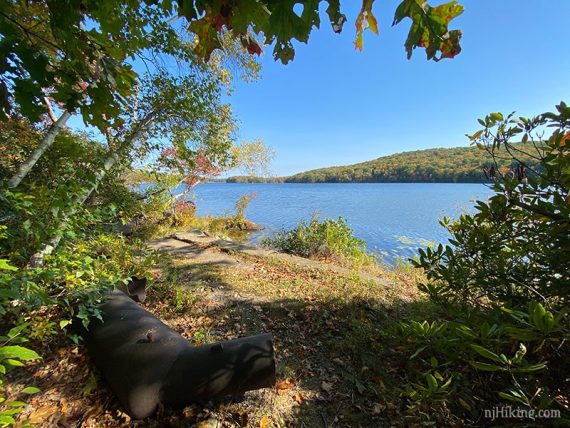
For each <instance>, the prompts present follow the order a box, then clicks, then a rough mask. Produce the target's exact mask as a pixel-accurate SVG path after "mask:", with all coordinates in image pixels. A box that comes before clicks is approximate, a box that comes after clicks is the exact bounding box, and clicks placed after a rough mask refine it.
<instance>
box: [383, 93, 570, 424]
mask: <svg viewBox="0 0 570 428" xmlns="http://www.w3.org/2000/svg"><path fill="white" fill-rule="evenodd" d="M556 107H557V111H556V112H555V113H544V114H543V115H541V116H539V117H536V118H531V119H527V118H522V117H521V118H515V117H514V115H513V114H511V115H508V116H506V117H505V116H503V115H502V114H500V113H492V114H490V115H488V116H487V117H486V118H485V119H482V120H480V121H479V122H480V124H481V125H482V126H483V127H484V128H483V129H482V130H480V131H477V132H476V133H474V134H473V135H471V136H470V138H471V140H472V141H473V142H474V143H475V144H476V145H477V146H478V148H479V149H480V150H483V151H485V152H486V153H488V155H489V156H490V158H491V160H492V164H491V165H490V166H489V167H488V169H487V174H488V176H489V177H490V178H493V180H494V182H493V184H492V188H493V190H494V191H495V194H494V195H493V196H492V197H491V198H490V199H489V200H488V201H486V202H482V201H479V202H478V203H477V205H476V212H475V213H474V214H472V215H466V214H465V215H462V216H461V217H460V218H459V220H457V221H456V222H451V221H450V220H448V219H445V220H444V221H442V224H443V226H445V227H446V228H447V229H448V230H449V231H450V233H451V235H452V238H451V239H450V241H449V242H450V243H449V245H446V246H444V245H439V246H438V247H436V248H426V249H421V250H420V255H419V258H417V259H416V260H413V264H414V265H415V266H417V267H420V268H423V269H424V270H425V272H426V276H427V282H426V283H424V284H422V285H421V289H422V290H423V291H425V292H427V293H428V295H429V296H430V297H431V299H432V301H434V302H436V303H438V304H439V305H440V306H439V307H440V310H442V311H443V313H444V319H443V320H433V321H428V320H426V321H423V322H419V321H408V322H405V323H403V324H402V325H401V326H400V329H399V330H398V331H397V332H394V334H393V335H392V339H393V340H394V341H395V342H396V343H398V345H397V346H399V347H400V349H401V350H402V351H404V352H405V354H406V355H408V356H409V364H408V373H409V379H410V382H409V383H408V385H407V386H406V388H405V391H406V394H407V396H408V397H409V398H410V403H409V406H410V410H411V411H414V412H417V411H420V412H425V411H427V410H429V411H436V412H437V411H440V412H441V411H444V410H445V409H451V411H452V412H453V413H454V414H455V415H462V416H463V417H464V418H467V419H468V420H472V421H476V420H478V418H480V417H481V416H482V415H481V410H480V409H481V408H485V407H483V404H481V403H485V404H484V405H485V406H487V407H488V408H490V407H491V406H492V405H493V404H492V403H495V402H496V400H499V401H500V402H503V403H505V405H507V404H509V403H510V404H511V405H516V406H518V407H524V408H528V409H533V410H535V409H536V410H538V409H546V408H549V409H558V410H560V411H562V412H565V414H566V416H565V417H566V418H567V415H568V413H569V411H570V409H569V408H568V406H567V403H568V402H567V393H568V391H567V389H566V388H567V385H565V381H562V379H567V378H568V366H567V365H566V364H565V363H563V361H564V360H565V358H566V355H567V353H568V351H569V349H568V344H567V341H568V339H569V338H570V317H569V316H568V309H569V306H568V303H569V301H568V285H569V284H570V281H569V276H568V275H569V272H570V260H569V259H568V257H566V256H565V255H567V254H568V253H569V251H570V205H569V204H568V201H569V199H568V198H569V196H568V189H569V188H570V174H569V171H570V169H569V166H570V153H569V151H568V150H569V149H568V144H567V142H568V141H570V132H569V131H570V109H569V108H568V107H567V106H566V105H565V104H564V103H561V104H560V105H558V106H556ZM548 129H550V130H551V131H552V133H551V135H550V136H549V137H548V138H546V139H545V138H544V134H545V131H546V130H548ZM514 138H517V139H521V140H522V143H523V144H514V143H512V142H511V139H514ZM505 159H508V161H510V162H511V164H512V165H513V167H512V168H510V169H506V168H501V165H500V164H499V161H500V160H505ZM528 159H533V163H530V162H528ZM430 375H431V376H433V377H434V379H435V380H436V382H434V379H432V378H431V377H429V376H430ZM438 376H441V379H439V377H438ZM422 379H426V381H427V386H425V385H424V384H423V383H420V381H421V380H422ZM442 379H451V384H450V387H449V388H448V389H447V390H446V391H440V384H441V382H442V381H443V380H442ZM438 381H439V382H438ZM491 391H496V392H491ZM436 393H437V394H438V396H437V398H438V400H439V402H436V401H434V400H433V398H434V397H435V396H436ZM564 421H567V419H564Z"/></svg>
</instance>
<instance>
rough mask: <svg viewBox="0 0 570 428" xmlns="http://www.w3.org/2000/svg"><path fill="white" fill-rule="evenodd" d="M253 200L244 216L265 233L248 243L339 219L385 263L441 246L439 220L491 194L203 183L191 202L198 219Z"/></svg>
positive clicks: (462, 187) (474, 189)
mask: <svg viewBox="0 0 570 428" xmlns="http://www.w3.org/2000/svg"><path fill="white" fill-rule="evenodd" d="M251 192H253V193H255V194H256V195H257V196H256V198H255V199H254V200H253V201H252V202H251V204H250V206H249V208H248V210H247V212H246V214H247V217H248V218H249V219H250V220H252V221H254V222H256V223H259V224H262V225H264V226H265V227H266V229H265V230H264V231H262V232H260V233H256V234H254V235H253V236H252V237H251V240H252V241H253V242H257V241H259V239H260V238H261V237H262V236H264V235H268V234H272V233H275V232H276V231H277V230H279V229H282V228H285V229H289V228H293V227H295V226H296V225H297V224H298V223H299V221H300V220H301V219H308V218H310V217H311V216H312V214H313V213H315V212H317V213H318V214H319V215H320V217H321V218H324V217H332V218H337V217H339V216H342V217H344V218H345V219H346V220H347V221H348V224H349V226H350V227H352V229H353V230H354V233H355V235H356V236H357V237H359V238H360V239H362V240H364V241H365V242H366V244H367V248H368V250H369V251H373V252H375V253H377V254H379V255H382V256H383V258H384V260H385V261H386V262H393V260H394V259H395V258H397V257H406V256H412V255H414V254H415V251H416V248H417V247H418V246H422V245H425V244H427V243H429V242H446V241H447V238H448V234H447V232H446V231H445V229H444V228H443V227H441V226H440V225H439V223H438V219H440V218H442V217H443V216H444V215H446V216H450V217H457V216H458V215H459V214H460V213H462V212H468V211H471V210H472V208H473V205H474V202H473V201H474V200H476V199H483V200H485V199H487V197H488V196H489V195H490V194H491V191H490V190H489V189H488V188H487V187H485V186H484V185H482V184H423V183H421V184H407V183H406V184H226V183H204V184H200V185H198V186H197V187H196V188H195V189H194V195H193V197H192V199H193V200H194V201H195V202H196V204H197V206H198V214H199V215H206V214H210V215H220V214H224V213H228V212H231V211H232V210H233V207H234V204H235V201H236V200H237V199H238V198H239V197H240V196H241V195H243V194H245V193H251Z"/></svg>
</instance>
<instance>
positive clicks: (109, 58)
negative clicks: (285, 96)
mask: <svg viewBox="0 0 570 428" xmlns="http://www.w3.org/2000/svg"><path fill="white" fill-rule="evenodd" d="M323 2H324V3H326V4H327V9H326V13H327V16H328V18H329V20H330V23H331V25H332V28H333V30H334V31H335V32H340V31H341V30H342V28H343V24H344V22H345V21H346V17H345V15H344V14H343V13H342V11H341V5H340V1H339V0H317V1H315V0H303V1H299V2H288V1H283V2H273V1H267V0H264V1H256V2H250V1H247V0H234V1H226V0H223V1H222V0H210V1H194V0H177V1H170V0H168V1H167V0H163V1H139V0H129V1H126V2H124V1H119V0H105V1H101V2H88V3H86V2H81V1H80V0H72V1H64V0H55V1H50V2H47V1H45V0H43V1H34V2H24V1H21V0H2V1H1V2H0V36H1V43H0V64H1V65H2V67H0V76H1V79H0V105H1V106H2V109H3V111H4V112H5V113H9V112H10V111H11V110H12V109H13V104H14V103H15V104H17V105H18V107H19V108H20V109H21V110H22V113H23V114H24V115H25V116H27V117H29V118H31V119H38V118H39V116H40V115H41V114H42V113H45V112H47V106H45V105H44V102H43V98H44V96H45V95H46V94H45V92H46V91H47V90H48V88H49V92H50V96H51V97H52V98H53V101H54V102H55V103H59V105H61V106H62V107H63V108H64V109H66V110H68V111H75V110H76V109H79V110H80V111H81V113H82V116H83V118H84V120H85V121H86V122H87V123H91V124H93V125H96V126H99V127H100V128H105V127H107V126H109V125H110V124H111V123H112V121H113V118H114V114H116V113H118V112H119V110H120V108H121V106H124V101H125V99H126V98H125V97H128V95H129V94H130V93H131V92H132V90H133V88H134V87H135V85H136V82H137V74H136V73H135V72H134V71H133V69H132V66H131V64H130V61H129V59H130V58H134V57H138V58H140V59H143V60H148V58H147V57H146V56H145V53H148V54H150V56H151V57H152V56H154V55H156V54H157V53H161V52H164V53H167V54H169V55H173V56H176V57H179V58H185V59H186V60H188V58H189V56H188V51H187V48H188V44H187V43H185V42H183V41H182V40H181V39H180V38H179V37H178V36H177V32H176V30H181V28H182V27H181V26H178V27H176V26H175V25H176V22H177V20H178V18H183V19H184V21H185V25H184V26H185V27H186V28H187V29H188V31H189V32H190V33H191V34H192V35H193V39H194V40H195V42H193V43H192V46H193V47H194V52H195V53H196V54H197V55H198V56H199V57H200V58H204V59H209V58H210V56H211V54H212V52H213V51H214V50H216V49H222V48H223V47H224V43H223V41H224V34H226V33H227V32H228V31H230V32H231V34H232V36H233V37H234V38H235V39H239V40H240V41H241V43H242V45H243V46H244V48H245V49H247V51H248V52H249V53H251V54H259V53H261V47H260V43H261V42H260V41H258V39H261V35H263V36H264V40H263V43H265V44H267V45H270V44H272V43H275V46H274V51H273V52H274V56H275V58H276V59H279V60H281V61H282V62H284V63H287V62H288V61H289V60H291V59H293V56H294V48H293V45H292V41H293V40H297V41H300V42H303V43H306V42H307V41H308V40H309V36H310V33H311V31H312V29H313V27H316V28H318V27H319V26H320V16H319V12H318V9H319V5H320V4H321V3H323ZM373 2H374V0H364V1H363V3H362V9H361V11H360V14H359V15H358V17H357V19H356V30H357V38H356V42H355V44H356V47H357V48H359V49H362V34H363V31H364V30H365V29H366V28H370V29H371V30H372V31H373V32H375V33H378V26H377V23H376V19H375V18H374V15H373V13H372V6H373ZM297 6H302V13H301V14H300V15H299V14H298V13H297V12H296V9H295V8H296V7H297ZM462 11H463V8H462V6H460V5H459V4H457V2H456V1H451V2H448V3H445V4H442V5H440V6H436V7H432V6H430V5H429V4H428V3H427V2H423V1H418V0H404V1H402V2H401V3H400V5H399V6H398V8H397V9H396V12H395V16H394V24H397V23H399V22H401V21H402V20H403V19H405V18H409V19H411V20H412V25H411V28H410V32H409V35H408V38H407V40H406V43H405V47H406V51H407V54H408V57H409V56H411V54H412V51H413V49H414V48H416V47H422V48H425V49H426V54H427V57H428V59H433V60H439V59H441V58H452V57H453V56H455V55H457V54H458V53H459V52H460V47H459V40H460V38H461V32H460V31H459V30H451V31H450V30H449V29H448V25H449V23H450V21H451V20H452V19H453V18H455V17H456V16H458V15H459V14H461V13H462ZM83 98H85V99H88V100H89V102H84V101H83Z"/></svg>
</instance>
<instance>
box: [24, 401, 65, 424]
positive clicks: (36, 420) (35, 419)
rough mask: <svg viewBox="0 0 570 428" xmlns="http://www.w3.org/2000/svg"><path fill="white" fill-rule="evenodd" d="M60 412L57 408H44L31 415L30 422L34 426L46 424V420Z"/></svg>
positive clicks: (51, 406)
mask: <svg viewBox="0 0 570 428" xmlns="http://www.w3.org/2000/svg"><path fill="white" fill-rule="evenodd" d="M57 411H58V409H57V406H54V405H50V406H43V407H40V408H39V409H38V410H36V411H35V412H34V413H32V414H31V415H30V418H29V422H30V423H32V424H40V423H45V421H46V419H47V418H49V417H50V416H51V415H53V414H54V413H56V412H57Z"/></svg>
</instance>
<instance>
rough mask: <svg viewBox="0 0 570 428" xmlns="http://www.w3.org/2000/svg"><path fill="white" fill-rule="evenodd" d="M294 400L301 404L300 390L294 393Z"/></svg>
mask: <svg viewBox="0 0 570 428" xmlns="http://www.w3.org/2000/svg"><path fill="white" fill-rule="evenodd" d="M294 400H295V401H296V402H297V404H301V403H302V402H303V396H302V395H301V393H300V392H297V393H296V394H295V397H294Z"/></svg>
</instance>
